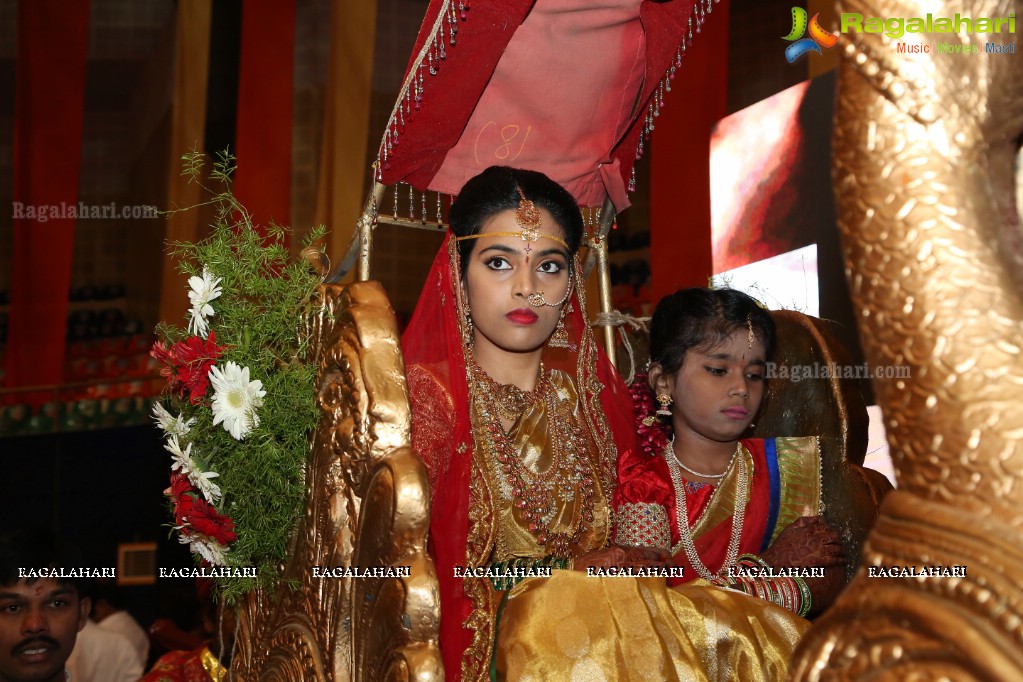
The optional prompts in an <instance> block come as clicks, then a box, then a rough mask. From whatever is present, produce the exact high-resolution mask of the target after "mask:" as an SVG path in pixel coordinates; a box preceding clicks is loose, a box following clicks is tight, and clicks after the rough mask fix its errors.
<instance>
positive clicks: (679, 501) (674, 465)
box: [663, 438, 747, 585]
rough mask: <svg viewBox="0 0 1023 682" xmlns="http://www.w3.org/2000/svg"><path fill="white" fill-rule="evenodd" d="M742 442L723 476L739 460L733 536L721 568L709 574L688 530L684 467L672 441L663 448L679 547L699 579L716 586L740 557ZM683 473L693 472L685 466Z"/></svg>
mask: <svg viewBox="0 0 1023 682" xmlns="http://www.w3.org/2000/svg"><path fill="white" fill-rule="evenodd" d="M741 449H742V443H741V442H740V443H737V444H736V446H735V452H734V453H733V454H732V459H731V460H730V461H729V463H728V467H727V468H726V469H725V473H728V470H729V469H731V466H732V462H734V461H735V460H736V459H738V461H739V465H738V479H739V480H738V490H737V491H736V493H735V512H734V513H733V514H732V535H731V538H730V539H729V541H728V551H727V552H726V554H725V561H724V563H723V564H722V565H721V568H720V569H719V570H718V572H717V573H716V574H715V573H711V571H710V569H709V568H707V567H706V566H705V565H704V563H703V562H702V561H701V560H700V555H699V554H698V553H697V552H696V545H695V544H694V543H693V535H692V530H691V529H690V528H689V506H688V501H687V500H686V486H685V481H684V480H683V478H682V471H681V469H682V468H683V467H684V465H682V463H681V462H679V461H678V457H676V456H675V439H674V438H672V439H671V442H669V443H668V445H667V447H666V448H665V449H664V453H663V456H664V460H665V462H666V463H667V464H668V472H669V473H670V474H671V483H672V487H674V488H675V522H676V523H677V524H678V533H679V536H680V538H681V542H680V544H681V545H682V548H683V549H684V550H685V553H686V558H687V559H689V565H690V566H692V567H693V569H695V570H696V572H697V573H698V574H699V576H700V577H701V578H703V579H704V580H708V581H710V582H712V583H716V584H719V585H721V584H726V583H727V580H725V578H724V577H723V576H724V574H725V573H726V572H727V571H728V569H729V567H731V566H734V565H735V562H736V560H737V559H738V558H739V538H740V536H741V535H742V524H743V520H744V519H745V516H746V505H745V504H744V503H743V502H744V498H745V497H746V484H747V471H746V458H745V457H743V456H742V454H741ZM685 468H686V471H689V472H691V473H696V472H693V471H692V470H691V469H689V468H688V467H685ZM696 475H697V476H705V474H700V473H696ZM724 475H725V474H721V475H720V476H705V477H706V478H721V477H723V476H724Z"/></svg>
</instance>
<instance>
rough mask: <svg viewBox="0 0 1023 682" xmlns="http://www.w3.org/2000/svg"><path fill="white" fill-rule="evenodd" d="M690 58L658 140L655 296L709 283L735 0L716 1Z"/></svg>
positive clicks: (653, 196)
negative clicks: (716, 150) (692, 99)
mask: <svg viewBox="0 0 1023 682" xmlns="http://www.w3.org/2000/svg"><path fill="white" fill-rule="evenodd" d="M694 38H695V41H694V45H693V47H691V48H690V49H689V51H688V54H687V55H686V57H685V59H683V61H682V68H681V69H680V70H679V72H678V75H677V76H676V77H675V81H674V83H672V95H675V94H676V92H675V91H679V92H682V93H689V94H690V95H691V96H695V94H696V93H699V94H698V97H699V106H691V105H689V104H688V103H687V102H686V101H684V100H685V97H671V98H668V102H667V106H666V107H665V108H664V109H662V110H661V115H660V116H659V117H658V119H657V128H656V130H655V131H654V133H653V136H652V138H653V139H652V144H651V145H650V154H651V156H650V164H651V181H650V226H651V229H650V269H651V270H652V272H653V278H652V283H651V284H652V289H653V298H654V300H655V301H656V300H659V299H660V298H662V297H663V296H666V295H668V294H670V293H672V292H674V291H676V290H678V289H680V288H682V287H692V286H707V278H708V277H710V275H712V274H713V272H712V260H711V233H710V133H711V128H712V127H713V125H714V124H715V123H717V122H718V121H719V120H720V119H721V118H723V117H724V116H725V114H726V113H727V106H728V101H727V95H728V0H721V2H720V3H719V4H716V5H714V11H713V13H712V14H711V15H710V16H709V17H708V20H707V22H706V23H705V24H704V27H703V30H702V31H701V33H700V34H699V35H696V36H694Z"/></svg>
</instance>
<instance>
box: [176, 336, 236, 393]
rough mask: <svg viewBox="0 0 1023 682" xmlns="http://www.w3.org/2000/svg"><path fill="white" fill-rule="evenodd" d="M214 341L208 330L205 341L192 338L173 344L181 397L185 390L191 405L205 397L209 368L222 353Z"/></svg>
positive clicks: (195, 337) (208, 380)
mask: <svg viewBox="0 0 1023 682" xmlns="http://www.w3.org/2000/svg"><path fill="white" fill-rule="evenodd" d="M216 341H217V339H216V336H215V335H214V333H213V331H212V330H210V336H209V338H208V339H206V340H205V341H204V340H202V339H200V338H199V337H198V336H193V337H191V338H188V339H185V340H184V341H181V342H179V343H176V344H174V348H173V352H174V357H175V358H176V360H177V366H178V380H179V381H180V382H181V383H182V384H183V388H182V392H181V395H182V397H183V396H184V392H185V391H186V390H187V391H188V396H189V399H190V400H191V401H192V404H193V405H195V404H196V403H198V402H200V401H201V400H202V398H203V396H204V395H206V390H207V389H208V388H209V385H210V368H211V367H213V365H214V364H216V362H217V358H219V357H220V356H221V354H222V353H223V351H224V348H223V347H217V343H216Z"/></svg>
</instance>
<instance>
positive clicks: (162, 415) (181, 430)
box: [153, 402, 195, 438]
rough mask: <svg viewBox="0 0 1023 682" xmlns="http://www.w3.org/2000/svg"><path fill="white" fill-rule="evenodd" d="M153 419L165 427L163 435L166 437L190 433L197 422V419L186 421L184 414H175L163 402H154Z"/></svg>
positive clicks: (162, 427) (161, 426)
mask: <svg viewBox="0 0 1023 682" xmlns="http://www.w3.org/2000/svg"><path fill="white" fill-rule="evenodd" d="M153 421H155V422H156V425H157V426H159V427H160V428H161V429H163V435H164V437H165V438H169V437H170V436H177V437H179V438H180V437H182V436H185V435H187V434H188V432H189V431H190V430H191V428H192V426H193V425H194V424H195V419H189V420H188V421H185V418H184V417H183V416H182V415H180V414H179V415H178V416H176V417H175V416H173V415H172V414H171V413H170V412H168V411H167V409H166V408H165V407H164V406H163V404H162V403H158V402H157V403H153Z"/></svg>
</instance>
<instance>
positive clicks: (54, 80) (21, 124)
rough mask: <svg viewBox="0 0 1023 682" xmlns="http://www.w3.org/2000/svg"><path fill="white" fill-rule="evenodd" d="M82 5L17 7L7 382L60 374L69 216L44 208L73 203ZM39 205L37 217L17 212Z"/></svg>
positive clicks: (84, 50)
mask: <svg viewBox="0 0 1023 682" xmlns="http://www.w3.org/2000/svg"><path fill="white" fill-rule="evenodd" d="M89 5H90V3H89V2H88V1H87V0H81V1H80V2H65V1H63V0H33V1H32V2H20V3H18V52H17V64H16V75H15V86H14V158H13V165H14V192H13V197H14V205H13V217H14V254H13V256H14V257H13V259H12V260H13V267H12V273H11V275H12V276H11V305H10V318H9V329H10V335H9V338H8V342H7V385H8V386H9V387H15V386H32V385H42V384H55V383H59V382H60V381H61V379H62V375H63V367H64V346H65V343H64V339H65V334H66V331H67V313H68V289H69V288H70V286H71V259H72V256H73V252H74V237H75V220H74V219H73V218H59V217H58V218H53V217H50V213H49V211H50V207H54V210H56V211H61V207H62V206H63V207H67V208H68V209H70V208H72V207H76V206H77V204H78V173H79V166H80V160H81V150H82V123H83V118H84V112H83V108H84V97H85V62H86V58H87V56H88V39H89ZM39 211H45V212H46V218H44V219H43V220H38V219H31V218H27V217H25V216H26V215H31V214H32V213H35V214H36V215H38V212H39ZM19 216H20V217H19Z"/></svg>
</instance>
